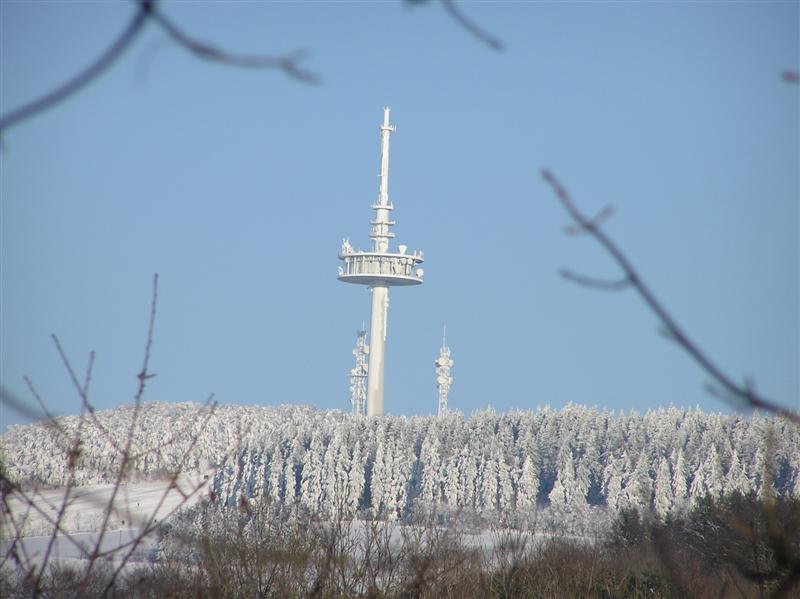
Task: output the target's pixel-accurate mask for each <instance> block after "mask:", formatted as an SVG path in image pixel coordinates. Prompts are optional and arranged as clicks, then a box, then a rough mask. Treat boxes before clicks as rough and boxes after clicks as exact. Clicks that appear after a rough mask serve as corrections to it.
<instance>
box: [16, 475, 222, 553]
mask: <svg viewBox="0 0 800 599" xmlns="http://www.w3.org/2000/svg"><path fill="white" fill-rule="evenodd" d="M211 476H212V473H194V474H188V475H184V476H182V477H180V478H179V479H178V480H177V484H176V486H175V487H173V488H171V487H170V482H169V481H167V480H160V481H148V482H138V483H127V484H123V485H120V488H119V490H118V492H117V494H116V497H114V500H113V503H112V494H113V491H114V486H113V485H89V486H86V487H75V488H73V489H70V493H69V498H68V502H67V503H68V505H67V509H66V511H65V512H64V517H63V519H62V522H63V524H62V528H63V529H64V530H66V531H67V532H68V533H70V534H69V538H67V537H66V536H64V535H59V536H58V537H57V538H56V541H55V544H54V546H53V550H52V555H53V556H54V557H56V558H60V559H80V558H82V557H84V556H85V555H86V554H87V553H88V552H90V551H91V550H92V549H93V548H94V546H95V544H96V542H97V539H98V537H99V530H100V528H101V525H102V522H103V518H104V516H105V513H106V511H107V509H108V507H109V505H111V506H112V507H111V511H110V517H109V520H108V524H107V525H106V533H105V535H104V538H103V543H102V550H111V549H114V548H116V547H119V546H120V545H125V544H127V543H129V542H130V541H131V539H133V538H135V537H136V536H137V535H138V534H139V533H140V531H141V530H143V529H144V528H145V527H146V526H148V525H149V524H151V523H158V522H161V521H163V520H164V519H166V518H168V517H169V516H170V515H171V514H172V513H173V512H174V511H175V510H176V509H178V508H179V507H188V506H190V505H193V504H194V503H196V502H197V501H199V500H200V499H201V498H203V497H204V496H206V495H207V494H208V490H207V487H208V484H207V483H208V480H209V479H210V478H211ZM65 493H66V489H64V488H60V489H47V490H41V491H29V492H26V497H27V498H28V499H31V500H32V501H33V503H34V507H30V505H29V502H28V500H27V499H26V498H25V497H22V496H21V495H19V494H16V493H15V494H14V495H12V496H11V497H10V498H9V505H10V508H11V517H12V518H13V519H14V521H15V522H17V524H18V525H21V526H22V534H23V539H22V543H23V546H24V549H25V551H26V552H27V554H28V555H29V556H30V557H31V558H33V559H35V558H36V557H37V556H41V555H43V553H44V551H45V550H46V547H47V545H48V543H49V541H50V537H51V534H52V530H53V521H54V520H55V518H56V517H57V514H58V510H59V508H60V506H61V505H62V504H63V502H64V497H65ZM2 533H3V536H4V537H5V538H4V539H2V540H0V549H1V550H2V551H3V553H4V554H5V552H6V551H7V549H8V547H9V545H10V543H11V542H12V541H11V538H13V537H14V535H15V533H14V529H13V527H12V526H8V527H5V528H4V530H3V531H2ZM157 542H158V539H157V538H156V535H155V534H154V533H153V534H150V535H149V536H148V537H147V538H145V539H144V540H143V543H142V544H141V546H140V547H139V550H138V551H137V552H136V555H135V556H134V559H135V560H136V561H142V560H143V559H146V558H147V557H148V555H149V554H150V552H151V551H152V550H153V549H154V547H155V545H156V544H157Z"/></svg>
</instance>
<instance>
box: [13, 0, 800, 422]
mask: <svg viewBox="0 0 800 599" xmlns="http://www.w3.org/2000/svg"><path fill="white" fill-rule="evenodd" d="M461 6H462V8H463V10H464V11H465V13H467V14H468V15H469V16H470V17H471V18H473V19H474V20H476V21H477V22H479V23H480V24H481V25H482V26H483V27H484V28H485V29H487V30H489V31H491V32H492V33H493V34H495V35H496V36H498V37H499V38H501V39H502V40H503V42H504V43H505V50H504V51H503V52H494V51H492V50H490V49H488V48H487V47H486V46H485V45H483V44H482V43H481V42H479V41H477V40H476V39H475V38H474V37H472V36H470V35H469V34H468V33H467V32H466V31H465V30H463V29H462V28H461V27H460V26H459V25H458V24H456V23H455V22H454V21H453V20H452V19H450V18H449V17H448V16H447V14H446V13H445V12H444V11H443V9H442V7H441V6H440V5H439V4H436V3H430V4H423V5H420V6H410V5H407V4H405V3H401V2H359V3H356V2H336V3H334V2H297V3H288V2H287V3H267V2H225V3H223V2H165V3H164V4H163V10H164V11H165V13H167V14H168V15H170V16H171V17H172V18H173V19H174V20H175V21H176V22H178V23H179V24H180V25H181V26H182V27H183V28H184V29H185V30H187V31H188V32H190V33H191V34H193V35H195V36H196V37H198V38H201V39H204V40H208V41H212V42H214V43H216V44H218V45H220V46H222V47H224V48H227V49H230V50H232V51H237V52H242V53H279V52H287V51H291V50H294V49H297V48H305V49H307V50H308V51H309V53H310V57H309V58H308V60H307V61H306V62H305V63H304V64H305V66H306V67H307V68H309V69H311V70H313V71H314V72H316V73H318V74H319V75H320V77H321V79H322V82H321V84H320V85H316V86H311V85H306V84H302V83H298V82H296V81H293V80H290V79H288V78H287V77H285V76H284V75H283V74H281V73H280V72H277V71H269V70H267V71H257V70H246V69H236V68H231V67H224V66H219V65H214V64H209V63H207V62H203V61H201V60H198V59H197V58H195V57H193V56H190V55H189V54H188V53H187V52H186V51H184V50H183V49H181V48H179V47H176V46H175V45H173V44H171V43H170V42H169V41H168V40H167V39H166V38H165V35H164V34H163V33H162V32H161V31H160V30H158V29H157V28H156V27H154V26H152V24H151V25H150V26H148V28H147V29H146V31H145V33H144V35H143V36H142V37H140V38H139V39H138V40H137V41H136V43H135V44H134V46H133V47H132V48H131V49H130V50H129V51H128V53H127V54H125V55H124V57H123V58H122V59H121V60H120V61H119V63H117V64H116V65H115V66H114V67H113V68H112V69H111V70H110V71H109V72H107V73H106V74H105V75H104V76H103V77H101V78H100V79H99V80H97V81H96V82H94V83H93V84H92V85H91V86H89V87H88V88H87V89H85V90H83V91H82V92H80V93H79V94H77V95H76V96H74V97H72V98H71V99H69V100H68V101H66V102H64V103H62V104H61V105H59V106H57V107H55V108H53V109H52V110H50V111H48V112H47V113H44V114H42V115H40V116H38V117H36V118H34V119H31V120H29V121H27V122H25V123H22V124H20V125H19V126H17V127H15V128H13V129H11V130H9V131H8V132H7V133H6V135H5V139H4V140H3V141H4V145H5V148H4V151H3V152H2V154H0V165H1V166H0V168H1V169H2V170H1V171H0V172H1V174H2V181H1V182H0V186H1V187H0V192H1V196H0V210H1V211H2V212H1V215H2V230H1V232H2V241H1V243H2V255H1V256H0V261H1V264H0V265H1V266H2V290H1V293H2V306H1V308H2V310H1V313H0V326H1V327H2V329H1V332H2V339H0V349H1V350H2V356H1V357H2V361H1V362H0V365H1V367H2V372H1V373H0V374H1V375H2V377H1V378H2V384H3V385H4V386H5V387H6V388H7V389H10V390H11V391H13V392H14V393H15V394H17V395H18V396H20V397H22V398H26V399H27V398H29V394H28V393H27V391H26V388H25V384H24V382H23V378H22V377H23V375H24V374H27V375H29V376H30V377H31V378H32V379H33V381H34V383H35V384H36V386H37V388H38V390H39V392H40V393H41V395H42V396H43V397H44V399H45V400H46V401H47V403H48V405H49V407H50V408H51V409H52V410H53V411H54V412H56V413H61V414H67V413H75V412H77V410H78V407H79V404H78V398H77V397H76V394H75V392H74V391H73V390H72V388H71V386H70V382H69V378H68V376H67V374H66V372H65V371H64V368H63V367H62V365H61V363H60V360H59V358H58V355H57V353H56V351H55V349H54V347H53V344H52V341H51V339H50V334H51V333H56V334H57V335H58V336H59V337H60V339H61V341H62V343H63V345H64V347H65V349H66V351H67V353H68V355H69V357H70V358H71V359H72V360H73V361H74V364H75V365H76V368H78V369H79V370H81V369H83V368H84V367H85V364H86V359H87V356H88V353H89V351H90V350H95V351H96V352H97V358H96V363H95V371H94V375H93V380H92V388H91V392H90V396H91V397H90V399H91V401H92V402H93V403H94V404H95V405H96V406H97V407H98V408H109V407H115V406H118V405H121V404H125V403H129V402H130V401H131V400H132V398H133V394H134V391H135V387H136V379H135V374H136V373H137V372H138V370H139V369H140V367H141V356H142V350H143V345H144V340H145V335H146V325H147V316H148V310H149V302H150V287H151V277H152V274H153V273H154V272H157V273H159V276H160V288H159V294H160V295H159V302H158V316H157V322H156V331H155V343H154V346H153V353H152V362H151V370H152V371H153V372H155V373H157V377H156V378H154V379H152V380H151V381H150V382H149V386H148V390H147V394H146V396H145V398H146V399H148V400H151V401H173V402H184V401H203V400H204V399H205V398H206V397H207V396H208V395H209V394H210V393H215V394H216V399H217V400H218V401H220V402H223V403H235V404H278V403H303V404H310V405H313V406H317V407H319V408H324V409H328V408H339V409H344V410H347V409H349V393H348V379H347V376H346V375H347V373H348V371H349V368H351V366H352V355H351V353H350V352H351V349H352V347H353V344H354V342H355V332H356V330H357V329H358V328H359V327H360V326H361V323H362V321H365V320H366V321H368V320H369V294H368V292H367V291H366V290H365V289H363V288H361V287H357V286H351V285H345V284H342V283H339V282H338V281H337V280H336V268H337V266H338V265H339V261H338V260H337V257H336V255H337V251H338V248H339V245H340V243H341V239H342V237H345V236H348V237H350V239H351V241H352V242H353V244H354V245H355V246H361V247H362V248H366V247H368V242H369V240H368V237H367V235H368V228H369V226H368V220H369V218H371V211H370V210H369V206H370V204H371V203H372V201H373V200H374V199H375V197H376V195H377V185H378V179H377V173H378V166H379V137H378V124H379V123H380V121H381V118H382V108H383V106H385V105H389V106H391V107H392V109H393V111H392V120H393V123H394V124H395V125H397V133H396V134H394V135H393V136H392V155H391V165H390V168H391V177H390V188H389V193H390V198H391V199H392V201H393V203H394V205H395V208H396V210H395V213H394V216H395V218H396V220H397V225H396V227H395V228H394V230H395V233H396V234H397V238H396V241H397V242H399V243H405V244H407V245H408V246H409V248H410V249H422V250H424V251H425V256H426V264H425V272H426V277H425V278H426V281H425V284H424V285H422V286H421V287H417V288H406V289H402V288H401V289H392V290H391V292H390V300H391V306H390V310H389V328H388V345H387V368H386V409H387V411H388V412H391V413H395V414H427V413H432V412H435V410H436V389H435V374H434V365H433V360H434V359H435V357H436V355H437V353H438V348H439V345H440V343H441V333H442V325H443V324H444V323H446V324H447V337H448V342H449V345H450V346H451V347H452V351H453V357H454V359H455V361H456V366H455V368H454V370H453V375H454V377H455V384H454V386H453V389H452V392H451V397H450V402H451V406H452V407H455V408H457V409H461V410H463V411H464V412H467V413H469V412H471V411H473V410H475V409H478V408H481V407H485V406H486V405H487V404H491V406H492V407H493V408H495V409H498V410H506V409H514V408H519V409H527V408H535V407H536V406H537V405H545V404H550V405H552V406H555V407H557V406H561V405H564V404H566V403H567V402H575V403H581V404H588V405H597V406H599V407H603V408H608V409H612V410H626V411H627V410H630V409H637V410H639V411H644V410H647V409H649V408H657V407H658V406H667V405H669V404H674V405H678V406H691V407H693V406H695V405H697V404H700V405H701V406H703V407H704V408H706V409H717V410H723V411H724V410H727V408H726V406H724V405H723V404H720V403H719V402H717V401H716V400H714V399H712V398H710V397H709V396H708V395H707V394H706V393H705V392H704V391H703V384H704V383H705V382H706V380H707V378H706V377H705V375H704V374H703V373H702V372H701V371H700V369H699V368H698V367H697V366H696V365H694V364H693V363H692V362H691V361H690V360H689V359H688V358H687V357H686V356H685V355H684V354H683V353H681V352H680V351H679V350H678V349H677V348H676V347H675V346H674V345H673V344H671V343H670V342H668V341H666V340H664V339H663V338H662V337H661V336H660V335H659V334H658V332H657V323H656V320H655V318H654V317H653V316H652V315H651V314H650V313H649V312H647V310H646V309H645V308H644V306H643V305H642V304H641V303H640V302H639V300H638V299H637V298H636V297H635V296H634V295H633V293H632V292H630V291H628V292H621V293H604V292H599V291H592V290H587V289H583V288H579V287H576V286H575V285H573V284H570V283H569V282H567V281H564V280H563V279H561V278H560V277H559V276H558V271H559V269H560V268H561V267H564V266H567V267H570V268H573V269H575V270H577V271H579V272H584V273H587V274H592V275H596V276H610V277H613V276H615V275H616V274H618V273H617V270H616V269H615V266H614V265H613V263H612V262H611V261H610V259H609V258H607V257H606V256H605V255H604V254H603V252H602V251H601V250H600V248H599V247H598V246H596V245H595V244H594V243H593V242H592V241H591V240H590V239H588V238H583V237H580V238H575V237H567V236H565V235H564V234H563V231H562V229H563V226H564V225H565V224H567V217H566V215H565V214H564V213H563V211H562V210H561V208H560V207H559V205H558V204H557V203H556V201H555V199H554V198H553V196H552V194H551V192H550V190H549V189H548V187H547V186H546V185H545V184H544V183H543V182H542V181H541V179H540V177H539V174H538V173H539V169H540V168H542V167H544V166H546V167H548V168H551V169H552V170H553V171H554V172H555V173H556V174H557V175H558V177H559V178H560V179H561V180H562V181H563V182H564V184H565V185H566V186H567V187H568V188H569V189H570V190H571V192H572V194H573V197H574V199H575V201H576V202H577V203H578V204H579V205H580V206H581V207H582V208H584V209H585V210H586V211H587V212H594V211H596V210H598V209H600V208H601V207H602V206H604V205H605V204H607V203H611V204H613V205H614V207H615V208H616V215H615V216H614V218H613V219H612V220H611V221H610V222H609V223H608V227H607V230H608V232H609V233H610V234H611V235H612V236H613V237H614V238H615V239H616V240H617V241H618V242H619V244H620V245H621V246H622V247H623V248H624V249H625V250H626V252H627V253H628V254H629V255H630V257H631V258H632V260H633V262H634V264H635V265H636V266H637V267H638V268H639V269H640V270H641V272H642V273H643V275H644V277H645V280H646V281H647V282H648V283H649V284H650V285H651V287H652V288H653V289H654V290H655V291H656V293H657V294H658V295H659V296H660V297H661V298H662V299H663V301H664V303H665V304H666V306H667V307H668V308H669V309H670V310H671V311H672V312H673V314H674V316H675V317H676V318H677V319H678V321H679V322H680V323H681V324H682V325H683V326H684V327H685V328H686V329H687V330H688V331H689V332H690V333H691V335H692V336H693V337H694V338H695V339H696V340H697V342H698V343H699V345H700V346H701V347H702V348H703V349H704V350H706V351H707V352H708V353H709V354H710V355H712V356H713V357H714V358H715V359H716V360H717V361H718V363H719V365H720V366H721V367H722V368H723V369H724V370H726V371H727V372H729V373H730V374H731V375H732V376H734V377H735V378H737V379H739V380H741V379H743V378H744V377H745V376H748V377H752V378H753V379H754V380H755V382H756V385H757V388H758V389H759V390H760V391H762V392H763V393H764V394H766V395H768V396H770V397H773V398H775V399H776V400H778V401H779V402H780V403H782V404H783V405H786V406H793V407H797V405H798V397H799V396H800V383H799V382H798V370H800V368H799V367H798V364H800V351H799V350H798V336H799V331H800V321H799V318H798V303H799V299H798V276H799V274H798V273H800V264H799V259H798V254H799V253H800V252H799V250H798V221H799V220H800V219H799V217H798V198H799V197H800V189H799V186H800V183H799V181H800V173H799V172H798V168H799V167H798V164H800V152H799V151H798V146H799V143H798V131H799V130H800V123H799V122H798V121H799V119H798V112H799V111H798V92H799V91H800V87H798V86H796V85H790V84H786V83H784V82H783V81H781V78H780V73H781V71H783V70H784V69H795V70H796V69H798V55H800V47H799V46H800V42H799V41H798V28H797V23H798V19H799V18H800V15H799V14H798V3H797V2H753V3H750V2H735V3H733V2H731V3H725V2H691V3H689V2H687V3H658V2H638V3H637V2H615V3H601V2H597V3H579V2H575V3H565V2H564V3H548V2H541V3H540V2H536V3H533V2H531V3H522V2H514V3H497V2H495V3H480V2H475V3H463V4H462V5H461ZM0 11H1V12H0V28H1V29H0V40H2V41H0V50H1V52H0V68H1V69H2V89H1V90H0V100H1V101H2V112H3V113H4V114H5V113H7V112H8V111H9V110H11V109H13V108H14V107H16V106H18V105H20V104H21V103H24V102H26V101H28V100H30V99H32V98H34V97H37V96H38V95H39V94H41V93H43V92H45V91H47V90H49V89H51V88H52V87H53V86H54V85H56V84H58V83H60V82H61V81H63V80H64V79H65V78H66V77H68V76H69V75H70V74H71V73H74V72H76V71H77V70H79V69H81V68H82V67H83V66H85V65H86V64H88V63H89V62H90V61H91V60H92V59H93V58H94V57H96V56H97V55H98V54H99V53H100V52H101V51H102V49H103V48H104V47H105V46H106V45H107V44H108V43H110V41H111V40H112V39H113V38H114V36H115V35H116V33H117V32H118V31H119V30H121V29H122V27H123V26H124V25H125V23H126V21H127V20H128V18H129V16H130V14H131V13H132V11H133V6H132V5H131V4H129V3H126V2H35V3H32V2H14V1H8V0H4V1H3V2H2V3H0ZM22 421H24V418H23V417H22V416H20V415H18V414H16V413H14V412H12V411H11V410H9V409H7V408H3V412H2V414H0V424H2V428H3V429H4V428H5V426H6V425H8V424H13V423H16V422H22Z"/></svg>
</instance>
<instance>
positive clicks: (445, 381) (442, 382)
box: [434, 333, 455, 416]
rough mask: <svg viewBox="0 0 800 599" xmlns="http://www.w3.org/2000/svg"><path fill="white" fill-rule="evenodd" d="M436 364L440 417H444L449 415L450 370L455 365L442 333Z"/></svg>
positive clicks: (451, 381)
mask: <svg viewBox="0 0 800 599" xmlns="http://www.w3.org/2000/svg"><path fill="white" fill-rule="evenodd" d="M434 364H436V384H437V385H438V387H439V416H444V415H445V414H446V413H447V394H448V393H450V386H451V385H452V384H453V377H452V376H450V369H451V368H452V367H453V365H454V364H455V362H453V360H452V359H451V358H450V348H449V347H447V343H446V341H445V334H444V333H442V348H441V349H440V350H439V357H438V358H437V359H436V360H435V361H434Z"/></svg>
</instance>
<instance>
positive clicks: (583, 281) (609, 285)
mask: <svg viewBox="0 0 800 599" xmlns="http://www.w3.org/2000/svg"><path fill="white" fill-rule="evenodd" d="M561 276H562V277H564V278H565V279H567V280H568V281H572V282H573V283H577V284H578V285H582V286H583V287H590V288H592V289H602V290H603V291H621V290H622V289H625V288H626V287H628V286H629V285H630V284H631V282H630V281H629V280H628V279H627V278H624V279H618V280H613V281H612V280H608V279H596V278H594V277H587V276H585V275H579V274H577V273H574V272H572V271H571V270H568V269H566V268H562V269H561Z"/></svg>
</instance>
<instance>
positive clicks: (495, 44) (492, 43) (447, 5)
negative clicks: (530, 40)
mask: <svg viewBox="0 0 800 599" xmlns="http://www.w3.org/2000/svg"><path fill="white" fill-rule="evenodd" d="M442 5H443V6H444V9H445V10H446V11H447V12H448V13H449V14H450V16H451V17H452V18H453V19H454V20H455V21H456V22H458V24H459V25H461V26H462V27H463V28H464V29H466V30H467V31H469V32H470V33H471V34H472V35H474V36H475V37H476V38H478V39H479V40H481V41H482V42H483V43H485V44H486V45H487V46H489V47H490V48H492V49H493V50H498V51H500V50H502V49H503V42H501V41H500V40H499V39H497V38H496V37H494V36H493V35H490V34H489V33H487V32H486V31H484V30H483V29H481V28H480V27H478V25H476V24H475V23H474V22H473V21H472V20H470V19H468V18H467V16H466V15H465V14H464V13H463V12H461V9H459V8H458V7H457V6H456V4H455V2H453V0H442Z"/></svg>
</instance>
